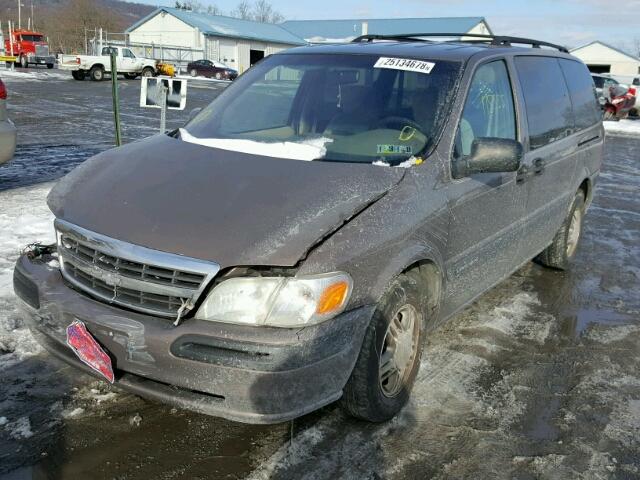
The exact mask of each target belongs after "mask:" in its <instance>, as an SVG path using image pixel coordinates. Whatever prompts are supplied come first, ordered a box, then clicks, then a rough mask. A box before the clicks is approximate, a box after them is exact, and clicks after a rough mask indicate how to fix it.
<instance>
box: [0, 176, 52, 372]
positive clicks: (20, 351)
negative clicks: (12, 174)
mask: <svg viewBox="0 0 640 480" xmlns="http://www.w3.org/2000/svg"><path fill="white" fill-rule="evenodd" d="M51 186H52V185H51V184H50V183H47V184H42V185H38V186H36V187H30V188H18V189H14V190H7V191H4V192H0V205H2V209H1V210H0V238H1V239H2V242H1V243H0V353H1V354H2V355H0V372H1V371H2V370H4V369H6V368H8V367H10V366H11V365H13V364H14V363H15V362H18V361H20V360H22V359H23V358H24V357H26V356H30V355H33V354H36V353H38V352H40V350H41V347H40V346H39V345H38V344H37V343H36V341H35V340H34V338H33V337H32V336H31V334H30V333H29V330H28V329H27V328H26V327H25V326H24V325H23V322H22V319H21V318H20V316H19V314H18V311H17V304H16V300H15V296H14V293H13V266H14V264H15V261H16V259H17V258H18V255H19V254H20V251H21V250H22V249H23V248H24V246H25V245H27V244H29V243H33V242H36V241H40V242H53V241H54V238H55V237H54V232H53V215H52V214H51V212H50V211H49V209H48V207H47V205H46V203H45V197H46V195H47V194H48V193H49V190H50V189H51Z"/></svg>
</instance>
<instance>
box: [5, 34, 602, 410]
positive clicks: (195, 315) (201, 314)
mask: <svg viewBox="0 0 640 480" xmlns="http://www.w3.org/2000/svg"><path fill="white" fill-rule="evenodd" d="M466 36H467V35H466V34H465V37H466ZM516 44H518V45H521V46H515V45H516ZM542 47H544V48H542ZM603 135H604V134H603V129H602V125H601V121H600V114H599V109H598V104H597V101H596V96H595V90H594V84H593V81H592V80H591V77H590V75H589V71H588V70H587V68H586V67H585V66H584V64H582V63H581V62H580V61H579V60H577V59H576V58H574V57H572V56H571V55H569V54H568V53H567V51H566V50H565V49H564V48H562V47H556V46H554V45H550V44H545V43H543V42H536V41H529V40H525V39H514V38H509V37H481V36H478V38H477V39H476V40H475V41H472V42H462V41H444V42H432V41H427V40H426V39H424V38H422V37H420V38H418V37H410V38H408V37H394V38H389V37H387V38H385V37H378V36H365V37H361V38H359V39H357V40H356V41H354V42H353V43H351V44H348V45H325V46H311V47H301V48H295V49H291V50H288V51H286V52H283V53H280V54H277V55H271V56H269V57H268V58H266V59H265V60H263V61H262V62H260V63H259V64H258V65H256V66H255V67H254V68H252V69H250V70H249V71H248V72H247V73H245V74H244V75H243V76H242V77H240V78H239V79H238V80H237V81H236V82H234V83H233V84H232V85H231V86H229V87H228V88H227V89H226V90H225V91H224V92H223V93H222V94H221V95H220V96H219V97H218V98H216V99H215V100H214V101H213V102H212V103H211V105H210V106H209V107H207V108H205V109H204V110H203V111H202V112H200V113H199V114H198V115H197V116H196V117H195V118H194V119H193V120H192V121H190V122H189V123H188V124H187V125H186V126H185V127H184V128H182V129H179V130H176V131H173V132H170V133H168V134H166V135H157V136H154V137H150V138H147V139H145V140H142V141H138V142H135V143H131V144H129V145H126V146H124V147H121V148H117V149H114V150H110V151H108V152H104V153H101V154H100V155H97V156H95V157H93V158H91V159H89V160H88V161H86V162H85V163H84V164H83V165H81V166H80V167H78V168H76V169H75V170H74V171H73V172H72V173H70V174H69V175H68V176H67V177H66V178H64V179H63V180H62V181H60V182H59V183H58V184H57V185H56V187H54V189H53V190H52V192H51V194H50V195H49V198H48V203H49V206H50V208H51V210H52V211H53V212H54V214H55V217H56V220H55V230H56V232H57V243H56V244H55V245H50V246H45V245H38V246H35V247H32V248H30V249H29V250H28V251H27V252H26V253H25V254H24V255H23V256H22V257H21V258H20V259H19V260H18V263H17V265H16V269H15V276H14V284H15V290H16V292H17V294H18V296H19V297H20V298H22V300H23V301H24V302H23V304H24V310H25V312H26V317H27V318H28V322H29V324H30V326H31V328H32V330H33V332H34V334H35V335H36V336H37V337H38V338H39V340H40V341H41V342H42V344H43V345H45V346H46V347H47V349H48V350H49V351H51V353H53V354H55V355H57V356H58V357H60V358H62V359H64V360H65V361H67V362H69V363H71V364H73V365H76V366H77V367H80V368H83V369H84V370H86V371H88V372H90V373H94V374H95V375H98V376H101V377H103V378H106V379H107V380H108V381H112V382H114V383H115V384H116V385H118V386H120V387H122V388H124V389H127V390H130V391H132V392H135V393H137V394H140V395H142V396H145V397H149V398H152V399H158V400H161V401H165V402H168V403H171V404H174V405H177V406H180V407H185V408H190V409H193V410H197V411H199V412H204V413H208V414H212V415H218V416H222V417H226V418H230V419H234V420H238V421H243V422H253V423H273V422H280V421H283V420H287V419H291V418H294V417H297V416H299V415H303V414H305V413H307V412H310V411H312V410H315V409H317V408H319V407H321V406H323V405H326V404H328V403H330V402H334V401H336V400H339V399H340V401H341V403H342V405H343V406H344V408H345V409H346V411H348V412H349V413H351V414H352V415H354V416H356V417H359V418H363V419H367V420H371V421H383V420H386V419H389V418H391V417H392V416H393V415H395V414H396V413H397V412H398V411H399V410H400V409H401V408H402V406H403V405H404V404H405V402H406V401H407V398H408V396H409V392H410V390H411V388H412V384H413V382H414V379H415V378H416V374H417V372H418V368H419V366H420V361H421V360H420V359H421V354H422V349H423V344H424V342H425V339H426V337H427V336H428V335H429V332H430V331H431V330H432V329H434V328H435V327H436V326H438V325H439V324H441V323H442V322H443V321H445V320H446V319H447V318H449V317H451V316H452V315H453V314H454V313H455V312H457V311H459V310H460V309H462V308H463V307H464V306H465V305H468V304H469V303H470V302H472V301H473V300H474V299H475V298H477V297H478V296H479V295H480V294H482V293H483V292H485V291H487V290H488V289H490V288H491V287H492V286H494V285H496V284H497V283H498V282H500V281H502V280H504V279H505V278H506V277H508V276H509V275H510V274H511V273H512V272H513V271H514V270H516V269H517V268H518V267H520V266H521V265H523V264H524V263H526V262H528V261H530V260H531V259H534V258H535V259H537V261H538V262H539V263H541V264H543V265H546V266H549V267H552V268H555V269H565V268H566V267H567V266H568V264H569V262H570V260H571V258H572V257H573V256H574V255H575V252H576V247H577V245H578V241H579V239H580V232H581V227H582V220H583V216H584V214H585V211H586V209H587V207H588V206H589V203H590V202H591V198H592V195H593V191H594V185H595V181H596V178H597V176H598V172H599V170H600V163H601V157H602V147H603ZM158 152H162V154H161V155H159V154H158Z"/></svg>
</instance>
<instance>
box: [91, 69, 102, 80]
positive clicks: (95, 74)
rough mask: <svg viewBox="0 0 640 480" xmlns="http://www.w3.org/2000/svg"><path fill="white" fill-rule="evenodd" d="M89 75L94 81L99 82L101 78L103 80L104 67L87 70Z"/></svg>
mask: <svg viewBox="0 0 640 480" xmlns="http://www.w3.org/2000/svg"><path fill="white" fill-rule="evenodd" d="M89 76H90V77H91V80H93V81H94V82H101V81H102V80H104V68H102V67H93V68H92V69H91V71H90V72H89Z"/></svg>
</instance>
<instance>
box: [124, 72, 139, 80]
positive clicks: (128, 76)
mask: <svg viewBox="0 0 640 480" xmlns="http://www.w3.org/2000/svg"><path fill="white" fill-rule="evenodd" d="M137 77H138V74H137V73H125V74H124V78H126V79H127V80H135V79H136V78H137Z"/></svg>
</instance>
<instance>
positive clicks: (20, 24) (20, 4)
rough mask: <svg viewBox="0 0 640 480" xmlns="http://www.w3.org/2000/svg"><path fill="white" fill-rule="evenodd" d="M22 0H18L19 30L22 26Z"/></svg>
mask: <svg viewBox="0 0 640 480" xmlns="http://www.w3.org/2000/svg"><path fill="white" fill-rule="evenodd" d="M23 6H24V5H22V0H18V30H19V29H21V28H22V10H21V8H22V7H23Z"/></svg>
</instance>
